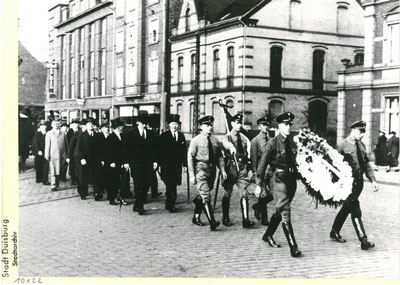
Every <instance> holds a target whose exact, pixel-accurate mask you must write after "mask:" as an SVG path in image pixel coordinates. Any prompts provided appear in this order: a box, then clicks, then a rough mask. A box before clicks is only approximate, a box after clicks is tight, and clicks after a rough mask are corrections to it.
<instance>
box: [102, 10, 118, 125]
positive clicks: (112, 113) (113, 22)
mask: <svg viewBox="0 0 400 285" xmlns="http://www.w3.org/2000/svg"><path fill="white" fill-rule="evenodd" d="M115 9H116V8H115V3H114V2H113V7H112V9H111V10H112V17H113V20H112V49H111V52H112V57H111V112H110V120H112V119H113V118H114V93H115V92H114V91H115V86H114V82H115V81H114V76H115ZM106 52H107V48H106ZM106 56H107V54H106ZM100 88H101V87H100ZM104 91H105V90H104Z"/></svg>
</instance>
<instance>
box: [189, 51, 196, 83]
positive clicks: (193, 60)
mask: <svg viewBox="0 0 400 285" xmlns="http://www.w3.org/2000/svg"><path fill="white" fill-rule="evenodd" d="M195 89H196V54H195V53H194V54H192V55H191V56H190V90H191V91H194V90H195Z"/></svg>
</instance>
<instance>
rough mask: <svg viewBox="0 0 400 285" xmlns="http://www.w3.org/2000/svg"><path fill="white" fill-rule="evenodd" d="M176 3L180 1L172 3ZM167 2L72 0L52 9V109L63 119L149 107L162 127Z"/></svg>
mask: <svg viewBox="0 0 400 285" xmlns="http://www.w3.org/2000/svg"><path fill="white" fill-rule="evenodd" d="M172 2H174V1H172ZM164 5H165V2H164V1H162V0H140V1H139V0H138V1H132V0H114V1H110V0H70V1H69V2H68V4H59V5H56V6H55V7H53V8H52V9H50V10H49V12H50V18H49V20H50V32H49V38H50V50H49V62H50V64H49V68H48V78H49V80H48V86H47V90H48V98H47V102H46V111H47V112H49V111H50V110H55V111H57V112H58V113H59V114H60V115H61V117H62V118H64V119H66V120H68V121H70V120H71V119H73V118H76V117H78V118H86V117H88V116H91V117H93V118H95V119H96V120H98V121H99V122H100V121H102V120H105V119H110V118H112V117H115V116H121V117H122V118H123V119H124V120H125V121H126V122H127V123H130V122H131V117H132V116H136V115H137V114H138V111H139V110H146V111H147V112H148V113H149V114H150V115H152V116H153V118H154V119H155V120H154V123H155V124H156V127H158V126H159V117H160V107H161V106H160V104H161V101H162V94H163V90H162V87H163V85H162V79H163V66H164V65H163V64H162V63H163V61H162V59H163V58H164V55H163V52H164V34H165V33H164V32H163V29H164V24H163V23H164V17H165V9H164Z"/></svg>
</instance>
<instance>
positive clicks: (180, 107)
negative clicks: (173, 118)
mask: <svg viewBox="0 0 400 285" xmlns="http://www.w3.org/2000/svg"><path fill="white" fill-rule="evenodd" d="M176 113H177V114H178V115H179V116H180V117H181V120H182V119H183V104H182V103H178V104H176Z"/></svg>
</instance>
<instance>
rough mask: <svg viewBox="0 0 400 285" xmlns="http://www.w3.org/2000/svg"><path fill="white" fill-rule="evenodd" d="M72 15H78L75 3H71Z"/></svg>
mask: <svg viewBox="0 0 400 285" xmlns="http://www.w3.org/2000/svg"><path fill="white" fill-rule="evenodd" d="M70 15H71V17H75V15H76V5H75V3H74V4H72V5H71V11H70Z"/></svg>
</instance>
